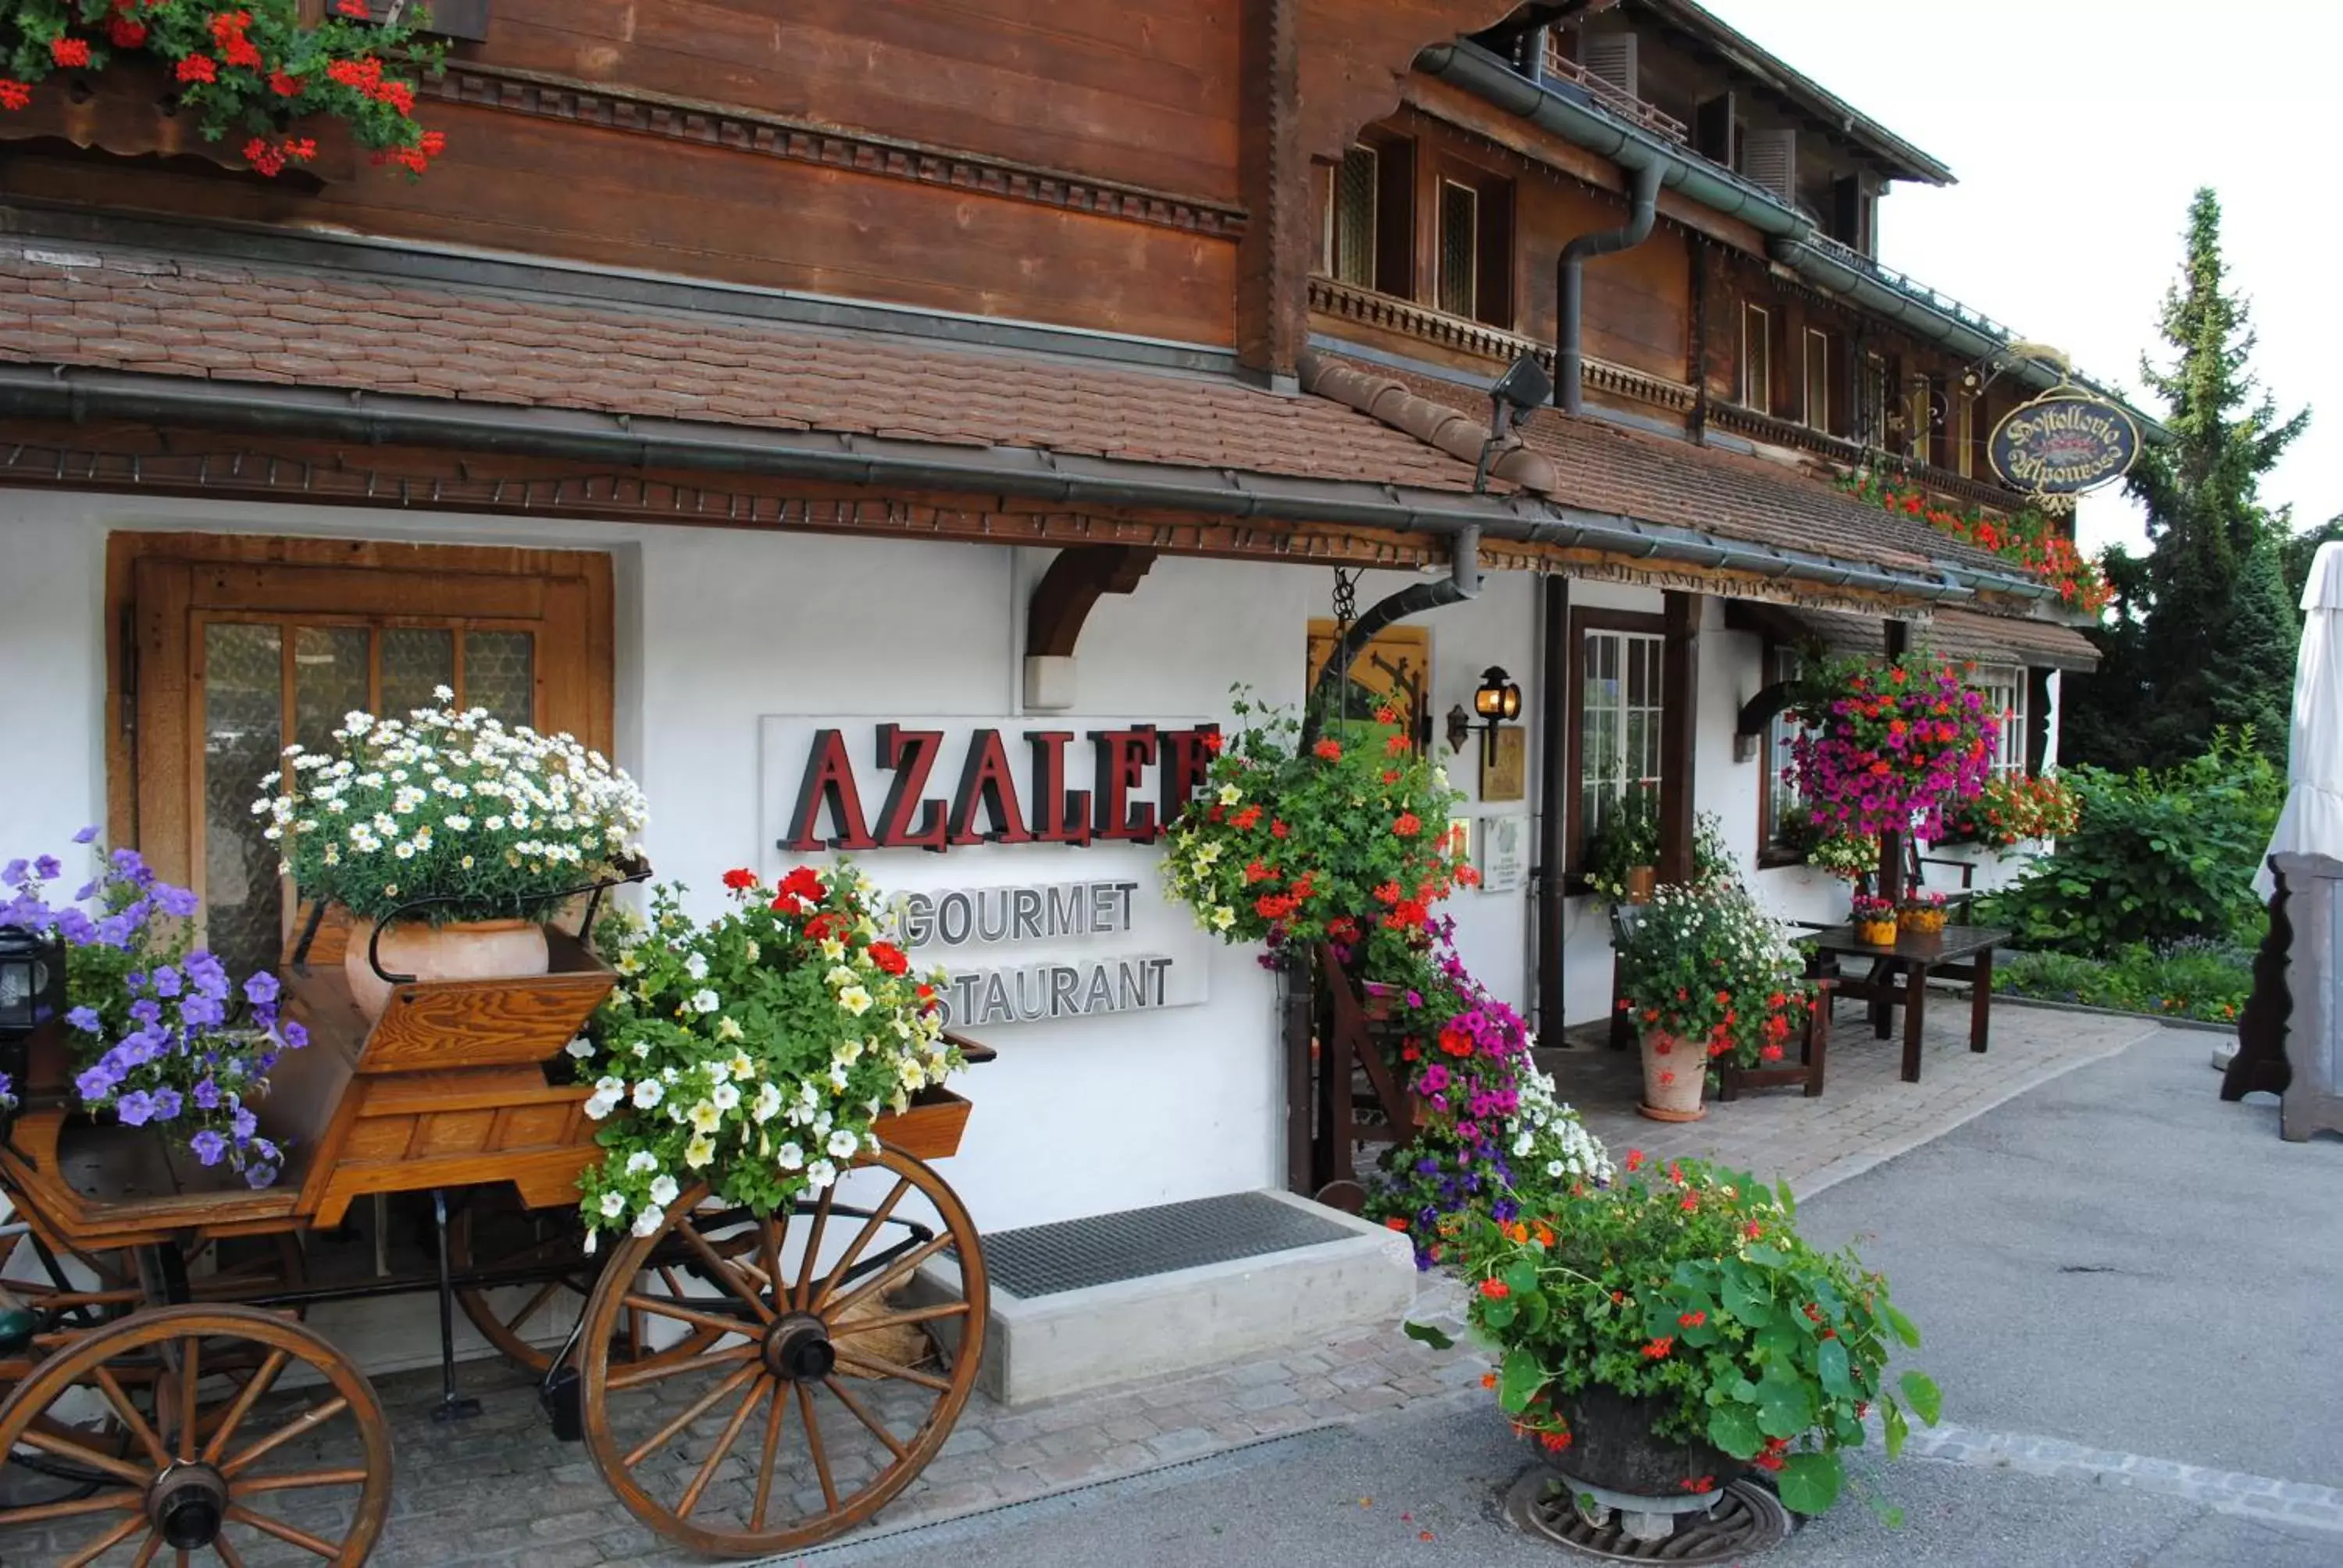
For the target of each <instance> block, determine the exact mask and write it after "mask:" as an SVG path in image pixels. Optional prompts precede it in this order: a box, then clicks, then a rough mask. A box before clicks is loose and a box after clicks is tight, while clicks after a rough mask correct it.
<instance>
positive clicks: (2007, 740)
mask: <svg viewBox="0 0 2343 1568" xmlns="http://www.w3.org/2000/svg"><path fill="white" fill-rule="evenodd" d="M1969 684H1970V685H1972V686H1974V687H1976V689H1978V690H1979V691H1983V692H1986V693H1987V694H1988V698H1987V700H1988V702H1990V700H1991V697H1990V694H1991V693H1993V692H1996V691H2004V690H2006V691H2007V692H2009V693H2010V702H2009V706H2008V707H2007V708H2006V709H2003V710H2002V711H2001V712H1996V713H1993V714H1992V715H1991V717H1993V718H1996V719H2003V720H2004V721H2003V724H2002V728H2001V735H2000V739H1999V744H1998V746H1997V747H1996V750H1995V753H1994V757H1993V761H1992V769H1993V771H1994V772H1996V773H1998V774H2006V775H2010V776H2013V777H2016V776H2023V775H2024V774H2025V773H2026V771H2027V770H2028V759H2029V753H2030V752H2031V750H2032V749H2033V748H2032V726H2031V721H2030V714H2031V709H2032V705H2033V696H2034V672H2033V671H2032V670H2031V669H2029V668H2026V666H2025V665H2022V664H1980V665H1978V666H1977V667H1976V669H1975V670H1974V671H1972V672H1971V674H1970V676H1969ZM2005 715H2006V717H2005Z"/></svg>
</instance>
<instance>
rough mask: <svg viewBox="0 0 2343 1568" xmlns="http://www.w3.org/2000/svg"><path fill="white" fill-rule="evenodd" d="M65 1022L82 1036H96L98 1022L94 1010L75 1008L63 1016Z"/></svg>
mask: <svg viewBox="0 0 2343 1568" xmlns="http://www.w3.org/2000/svg"><path fill="white" fill-rule="evenodd" d="M65 1021H66V1022H67V1023H69V1024H71V1025H72V1026H73V1027H74V1028H75V1029H77V1030H80V1031H81V1032H82V1033H84V1034H96V1032H97V1030H98V1024H99V1021H100V1020H99V1019H98V1016H97V1010H96V1008H89V1007H77V1008H75V1009H74V1010H72V1011H71V1012H69V1013H67V1014H65Z"/></svg>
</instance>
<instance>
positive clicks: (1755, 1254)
mask: <svg viewBox="0 0 2343 1568" xmlns="http://www.w3.org/2000/svg"><path fill="white" fill-rule="evenodd" d="M1741 1255H1742V1256H1743V1257H1745V1258H1746V1259H1748V1260H1749V1261H1751V1262H1753V1263H1758V1264H1762V1265H1764V1266H1765V1267H1766V1268H1768V1269H1778V1268H1780V1267H1781V1266H1782V1265H1783V1264H1784V1263H1786V1262H1788V1261H1789V1260H1788V1259H1787V1258H1785V1257H1784V1256H1782V1254H1781V1253H1779V1252H1777V1251H1775V1250H1774V1249H1773V1248H1771V1247H1769V1246H1767V1245H1765V1242H1763V1241H1760V1242H1758V1243H1756V1244H1755V1246H1753V1247H1751V1248H1749V1249H1748V1250H1747V1251H1745V1252H1743V1253H1742V1254H1741Z"/></svg>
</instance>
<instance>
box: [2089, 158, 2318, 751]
mask: <svg viewBox="0 0 2343 1568" xmlns="http://www.w3.org/2000/svg"><path fill="white" fill-rule="evenodd" d="M2227 270H2228V269H2227V266H2226V264H2225V263H2224V262H2223V260H2222V256H2221V203H2220V198H2219V197H2218V196H2216V195H2215V194H2214V192H2213V191H2212V190H2211V189H2210V188H2209V187H2208V188H2206V189H2202V190H2199V191H2198V192H2197V195H2196V198H2195V199H2194V200H2193V201H2192V202H2191V203H2190V204H2189V208H2188V228H2187V260H2186V261H2185V263H2184V264H2183V266H2182V269H2181V276H2180V280H2179V282H2178V283H2177V284H2175V285H2174V286H2173V287H2172V288H2171V290H2170V291H2169V292H2168V293H2167V295H2166V296H2165V302H2164V311H2163V319H2162V321H2161V322H2160V323H2159V327H2160V330H2161V332H2162V334H2163V337H2164V339H2165V341H2166V342H2167V344H2169V345H2170V346H2171V347H2172V349H2173V352H2174V358H2173V361H2172V363H2171V365H2170V367H2169V368H2164V367H2159V366H2158V365H2157V363H2156V362H2155V361H2154V360H2152V359H2148V358H2145V357H2144V358H2143V359H2142V361H2141V373H2142V375H2143V376H2144V377H2145V378H2146V380H2147V385H2148V387H2150V388H2151V389H2152V390H2154V391H2155V392H2156V393H2157V394H2158V395H2159V396H2160V397H2162V398H2163V400H2164V403H2165V406H2166V408H2167V415H2166V418H2165V425H2166V427H2167V428H2168V429H2169V430H2170V431H2171V432H2172V437H2173V439H2172V442H2171V444H2170V445H2169V446H2166V447H2153V446H2151V447H2147V449H2146V450H2144V451H2143V452H2142V453H2141V454H2140V458H2139V461H2138V463H2137V465H2136V466H2135V467H2134V468H2133V469H2132V473H2131V479H2130V486H2131V491H2132V493H2133V494H2134V495H2135V496H2137V498H2139V499H2140V500H2141V501H2142V502H2143V503H2144V504H2145V505H2146V506H2147V537H2148V546H2149V548H2148V554H2147V558H2145V559H2144V560H2139V561H2135V560H2133V559H2132V558H2130V557H2128V556H2127V554H2126V553H2125V552H2124V551H2122V550H2121V548H2117V549H2115V550H2113V551H2111V552H2110V558H2109V560H2108V562H2107V568H2108V572H2109V577H2110V578H2111V580H2112V581H2113V582H2114V583H2115V585H2116V586H2117V589H2118V594H2119V598H2118V600H2117V606H2116V614H2117V621H2116V624H2115V625H2113V626H2112V627H2110V628H2103V629H2101V630H2099V631H2097V632H2095V633H2094V640H2096V641H2097V642H2098V643H2099V645H2100V648H2101V651H2102V655H2103V658H2104V662H2103V663H2102V666H2101V668H2100V669H2099V671H2098V672H2097V674H2096V675H2094V676H2090V677H2087V678H2077V679H2075V680H2074V681H2073V683H2072V685H2071V687H2070V688H2069V689H2068V703H2069V708H2068V713H2067V714H2066V717H2065V718H2064V719H2062V721H2061V726H2060V732H2061V736H2062V745H2061V748H2060V749H2061V751H2062V753H2063V754H2065V755H2066V756H2068V757H2069V758H2071V759H2073V760H2077V761H2085V762H2097V763H2099V764H2101V765H2103V766H2107V767H2113V768H2132V767H2137V766H2142V765H2147V766H2160V765H2164V764H2168V763H2172V762H2177V761H2179V760H2180V759H2183V758H2185V757H2189V756H2193V755H2195V754H2196V753H2197V752H2199V751H2201V750H2203V749H2204V747H2205V744H2206V742H2207V740H2209V739H2211V737H2212V733H2213V730H2214V729H2215V728H2216V727H2217V726H2222V725H2227V726H2231V727H2233V728H2234V727H2236V726H2238V725H2242V724H2248V723H2250V724H2252V725H2253V726H2254V727H2255V733H2256V739H2257V741H2258V744H2259V745H2261V746H2262V747H2264V748H2266V749H2270V750H2272V751H2274V752H2277V753H2278V754H2281V755H2282V754H2283V753H2284V750H2285V747H2286V722H2285V720H2286V715H2287V713H2288V709H2289V708H2290V707H2291V692H2292V689H2293V683H2294V648H2295V640H2296V638H2297V636H2298V629H2299V628H2298V616H2297V614H2296V612H2295V609H2294V604H2293V600H2292V599H2291V598H2289V597H2288V592H2287V585H2288V579H2289V576H2290V574H2289V570H2288V568H2289V566H2290V565H2291V562H2290V560H2289V554H2290V552H2289V551H2288V548H2287V547H2288V538H2287V528H2286V519H2285V518H2284V516H2283V515H2282V514H2281V515H2278V516H2273V515H2272V514H2271V513H2270V512H2269V511H2268V509H2267V508H2264V507H2263V506H2262V504H2261V501H2260V497H2259V488H2260V481H2261V477H2262V476H2263V475H2264V474H2266V473H2268V472H2269V470H2270V469H2271V467H2274V466H2275V465H2276V464H2277V463H2278V459H2279V457H2282V456H2284V454H2285V452H2286V449H2287V447H2289V446H2291V445H2292V444H2293V443H2294V441H2295V440H2296V438H2297V437H2299V436H2301V434H2302V432H2303V429H2304V427H2306V426H2308V423H2309V420H2310V414H2309V410H2308V409H2304V410H2302V411H2300V412H2298V413H2296V414H2294V415H2293V416H2291V417H2287V418H2280V417H2279V416H2278V405H2277V402H2276V400H2275V399H2273V398H2272V397H2270V396H2269V395H2268V393H2267V392H2264V391H2262V390H2261V389H2260V387H2259V386H2258V383H2257V381H2256V378H2255V377H2254V374H2253V371H2252V369H2251V368H2250V361H2251V359H2252V357H2253V350H2254V331H2253V327H2252V323H2251V319H2250V313H2249V311H2248V309H2247V304H2246V302H2245V301H2244V300H2243V299H2241V298H2239V297H2237V295H2236V294H2234V293H2233V292H2231V291H2230V289H2229V288H2228V286H2227Z"/></svg>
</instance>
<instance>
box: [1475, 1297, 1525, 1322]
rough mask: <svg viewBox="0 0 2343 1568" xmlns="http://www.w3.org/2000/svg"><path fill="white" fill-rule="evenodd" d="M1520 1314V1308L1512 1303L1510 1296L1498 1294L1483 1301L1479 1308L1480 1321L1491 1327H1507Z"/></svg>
mask: <svg viewBox="0 0 2343 1568" xmlns="http://www.w3.org/2000/svg"><path fill="white" fill-rule="evenodd" d="M1520 1315H1521V1309H1520V1308H1519V1307H1517V1306H1515V1305H1514V1303H1513V1297H1511V1296H1499V1297H1497V1298H1496V1299H1495V1300H1493V1301H1490V1302H1484V1303H1483V1305H1482V1308H1481V1321H1482V1322H1484V1323H1486V1324H1488V1325H1489V1326H1490V1327H1491V1328H1493V1329H1509V1328H1511V1327H1513V1320H1514V1319H1515V1318H1516V1317H1518V1316H1520Z"/></svg>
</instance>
